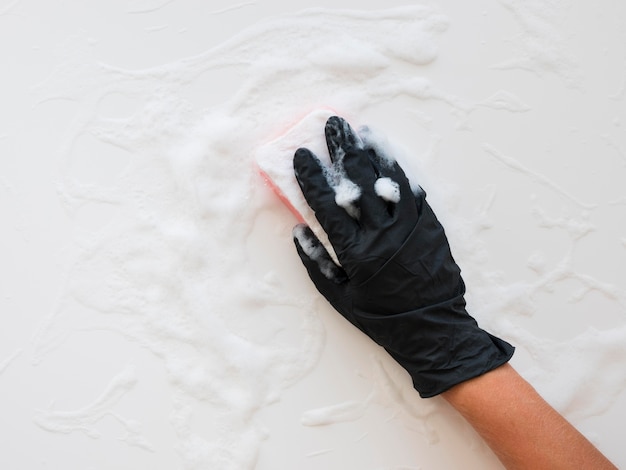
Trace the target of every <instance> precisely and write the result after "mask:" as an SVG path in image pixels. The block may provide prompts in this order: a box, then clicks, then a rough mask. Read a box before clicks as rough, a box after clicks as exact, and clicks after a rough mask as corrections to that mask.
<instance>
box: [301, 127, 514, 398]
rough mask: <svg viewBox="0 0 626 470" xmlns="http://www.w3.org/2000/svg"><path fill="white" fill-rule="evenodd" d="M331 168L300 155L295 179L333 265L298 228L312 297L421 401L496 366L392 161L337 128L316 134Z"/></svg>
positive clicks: (446, 255) (509, 351)
mask: <svg viewBox="0 0 626 470" xmlns="http://www.w3.org/2000/svg"><path fill="white" fill-rule="evenodd" d="M325 134H326V142H327V144H328V150H329V153H330V156H331V161H332V167H327V166H325V165H324V164H322V163H321V162H320V160H319V159H318V158H317V157H316V156H315V155H313V154H312V153H311V152H310V151H309V150H307V149H298V151H297V152H296V154H295V156H294V170H295V174H296V178H297V180H298V183H299V184H300V187H301V189H302V192H303V193H304V196H305V198H306V200H307V202H308V204H309V205H310V206H311V208H312V209H313V211H314V212H315V215H316V217H317V219H318V220H319V222H320V224H321V225H322V227H323V228H324V230H325V231H326V233H327V234H328V238H329V240H330V242H331V244H332V245H333V248H334V250H335V252H336V255H337V259H338V260H339V263H340V266H339V265H337V264H336V263H335V262H333V260H332V258H331V257H330V255H329V254H328V252H327V251H326V249H325V248H324V247H323V246H322V244H321V243H320V242H319V241H318V240H317V238H316V237H315V235H313V232H312V231H311V230H310V229H309V228H308V227H307V226H306V225H302V224H301V225H298V226H296V227H295V228H294V239H295V242H296V247H297V249H298V253H299V255H300V257H301V259H302V261H303V263H304V265H305V267H306V269H307V271H308V272H309V276H310V277H311V279H312V281H313V282H314V283H315V286H316V287H317V289H318V290H319V291H320V292H321V294H322V295H323V296H324V297H325V298H326V299H327V300H328V301H329V302H330V303H331V304H332V305H333V307H335V309H337V310H338V311H339V312H340V313H341V314H342V315H343V316H344V317H345V318H347V319H348V320H349V321H350V322H351V323H352V324H354V325H355V326H356V327H357V328H359V329H360V330H361V331H363V332H364V333H365V334H367V335H368V336H370V337H371V338H372V339H373V340H374V341H376V342H377V343H378V344H380V345H381V346H383V347H384V348H385V349H386V350H387V351H388V352H389V354H391V356H392V357H393V358H394V359H396V360H397V361H398V362H399V363H400V365H402V366H403V367H404V368H405V369H406V370H407V371H408V372H409V374H410V375H411V377H412V379H413V384H414V386H415V388H416V389H417V391H418V392H419V393H420V395H421V396H422V397H424V398H426V397H431V396H434V395H437V394H439V393H441V392H444V391H446V390H447V389H449V388H451V387H452V386H454V385H456V384H458V383H460V382H463V381H465V380H468V379H470V378H472V377H476V376H478V375H481V374H484V373H485V372H488V371H489V370H492V369H494V368H496V367H498V366H500V365H502V364H504V363H505V362H507V361H508V360H509V359H510V358H511V356H512V355H513V351H514V348H513V347H512V346H511V345H510V344H508V343H507V342H505V341H503V340H501V339H499V338H497V337H495V336H492V335H490V334H489V333H487V332H485V331H484V330H482V329H480V328H479V327H478V325H477V323H476V321H475V320H474V319H473V318H472V317H471V316H470V315H469V314H468V313H467V311H466V310H465V300H464V298H463V296H464V294H465V285H464V283H463V280H462V278H461V273H460V269H459V267H458V266H457V264H456V262H455V261H454V259H453V258H452V254H451V253H450V247H449V245H448V241H447V238H446V235H445V233H444V230H443V227H442V226H441V224H440V223H439V221H438V220H437V218H436V217H435V214H434V213H433V211H432V210H431V208H430V206H429V205H428V203H427V202H426V194H425V193H424V191H423V190H422V189H421V188H419V187H418V189H417V190H416V193H414V192H413V191H412V190H411V187H410V185H409V181H408V179H407V177H406V176H405V174H404V172H403V171H402V169H401V168H400V166H399V165H398V163H397V162H396V161H395V160H393V159H390V158H388V157H387V156H386V155H384V154H383V152H381V151H380V150H379V149H377V146H376V145H373V144H372V143H371V142H368V141H367V139H362V138H361V137H360V136H359V135H358V134H357V133H355V132H354V131H353V130H352V128H351V127H350V126H349V125H348V123H347V122H346V121H344V120H343V119H341V118H338V117H331V118H330V119H329V120H328V122H327V123H326V128H325Z"/></svg>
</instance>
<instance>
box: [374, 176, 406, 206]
mask: <svg viewBox="0 0 626 470" xmlns="http://www.w3.org/2000/svg"><path fill="white" fill-rule="evenodd" d="M374 191H376V194H378V196H379V197H381V198H382V199H384V200H385V201H387V202H395V203H398V202H400V185H399V184H398V183H397V182H395V181H394V180H392V179H391V178H378V179H377V180H376V183H374Z"/></svg>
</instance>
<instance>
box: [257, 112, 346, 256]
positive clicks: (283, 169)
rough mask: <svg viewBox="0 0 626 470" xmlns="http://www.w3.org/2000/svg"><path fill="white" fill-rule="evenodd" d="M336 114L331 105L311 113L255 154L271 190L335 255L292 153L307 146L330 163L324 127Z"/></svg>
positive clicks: (332, 254) (323, 160)
mask: <svg viewBox="0 0 626 470" xmlns="http://www.w3.org/2000/svg"><path fill="white" fill-rule="evenodd" d="M335 114H336V113H335V112H334V111H333V110H331V109H328V108H321V109H316V110H314V111H312V112H310V113H309V114H307V115H306V116H305V117H304V118H303V119H301V120H300V121H298V122H297V123H296V124H294V125H293V126H292V127H290V128H288V129H287V130H286V131H285V132H284V133H283V134H282V135H280V136H279V137H277V138H275V139H274V140H272V141H270V142H268V143H266V144H264V145H263V146H261V147H260V148H259V149H258V150H257V152H256V155H255V160H256V163H257V165H258V166H259V169H260V171H261V174H262V175H263V176H264V178H265V180H266V181H267V183H268V184H269V185H270V187H271V188H272V190H273V191H274V192H275V193H276V194H277V195H278V197H280V199H281V200H282V201H283V202H284V203H285V205H286V206H287V207H288V208H289V209H290V210H291V211H292V212H293V213H294V215H295V216H296V217H297V218H298V220H299V221H301V222H304V223H306V224H307V225H308V226H309V227H311V230H313V233H315V235H316V236H317V238H318V239H319V240H320V241H321V242H322V244H323V245H324V246H325V247H326V249H327V250H328V252H329V253H330V254H331V256H333V257H335V253H334V250H333V249H332V246H331V245H330V243H329V242H328V236H327V235H326V233H325V232H324V230H323V229H322V227H321V226H320V224H319V222H318V221H317V219H316V218H315V214H314V213H313V211H312V210H311V208H310V207H309V205H308V204H307V202H306V200H305V199H304V196H303V195H302V191H301V190H300V186H299V185H298V182H297V181H296V177H295V175H294V171H293V155H294V153H295V151H296V150H297V149H298V148H300V147H306V148H308V149H309V150H311V151H312V152H313V153H314V154H315V155H316V156H317V157H318V158H319V159H320V160H321V161H322V162H323V163H325V164H330V157H329V156H328V149H327V147H326V139H325V137H324V127H325V125H326V120H327V119H328V118H329V117H330V116H332V115H335Z"/></svg>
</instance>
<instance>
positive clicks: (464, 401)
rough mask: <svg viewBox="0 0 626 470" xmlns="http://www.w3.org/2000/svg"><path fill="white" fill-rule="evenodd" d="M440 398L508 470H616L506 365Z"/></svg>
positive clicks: (471, 380)
mask: <svg viewBox="0 0 626 470" xmlns="http://www.w3.org/2000/svg"><path fill="white" fill-rule="evenodd" d="M442 396H443V397H444V398H445V399H446V400H447V401H448V402H449V403H450V404H451V405H452V406H453V407H454V408H456V409H457V410H458V411H459V412H460V413H461V415H463V417H465V419H466V420H467V421H468V422H469V423H470V424H471V425H472V426H473V427H474V428H475V429H476V431H477V432H478V433H479V434H480V435H481V436H482V437H483V439H485V441H486V442H487V444H488V445H489V446H490V447H491V449H492V450H493V451H494V452H495V454H496V455H497V456H498V458H499V459H500V460H501V462H502V463H503V464H504V466H505V467H506V468H507V469H509V470H511V469H532V470H542V469H546V470H548V469H549V470H560V469H576V470H584V469H593V470H604V469H607V470H608V469H616V467H615V466H614V465H613V464H612V463H611V462H610V461H609V460H608V459H607V458H606V457H605V456H604V455H602V453H601V452H600V451H599V450H598V449H596V448H595V447H594V446H593V444H591V443H590V442H589V441H588V440H587V439H586V438H585V437H584V436H583V435H582V434H581V433H580V432H578V431H577V430H576V428H574V427H573V426H572V425H571V424H570V423H569V422H568V421H567V420H566V419H565V418H564V417H563V416H561V415H560V414H559V413H558V412H557V411H556V410H555V409H554V408H552V407H551V406H550V405H549V404H548V403H547V402H546V401H545V400H544V399H543V398H541V396H539V394H538V393H537V392H536V391H535V389H534V388H533V387H532V386H531V385H530V384H529V383H528V382H526V380H524V379H523V378H522V377H521V376H520V375H519V374H518V373H517V372H516V371H515V370H514V369H513V367H511V366H510V365H509V364H505V365H503V366H501V367H498V368H497V369H494V370H492V371H491V372H488V373H486V374H484V375H482V376H480V377H476V378H474V379H470V380H468V381H466V382H463V383H461V384H459V385H456V386H455V387H452V388H451V389H450V390H448V391H447V392H444V393H443V394H442Z"/></svg>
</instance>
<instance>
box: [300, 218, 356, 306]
mask: <svg viewBox="0 0 626 470" xmlns="http://www.w3.org/2000/svg"><path fill="white" fill-rule="evenodd" d="M292 233H293V239H294V243H295V245H296V249H297V250H298V255H300V259H301V260H302V263H303V264H304V267H305V268H306V270H307V272H308V273H309V277H310V278H311V280H312V281H313V284H315V287H316V288H317V290H318V291H319V292H320V293H321V294H322V295H323V296H324V297H325V298H326V300H328V301H329V302H330V303H331V305H332V306H333V307H335V308H336V309H337V310H338V311H339V312H340V313H341V314H343V315H344V316H345V315H346V313H347V312H346V311H345V310H346V309H345V307H344V306H343V305H341V304H342V303H343V302H342V299H344V298H345V291H346V286H347V284H348V276H347V274H346V272H345V271H344V270H343V268H341V267H340V266H337V264H335V262H334V261H333V260H332V258H331V257H330V255H329V254H328V251H326V248H324V245H322V243H321V242H320V241H319V240H318V238H317V237H316V236H315V234H314V233H313V231H312V230H311V229H310V228H309V227H308V226H307V225H305V224H298V225H296V226H295V227H294V228H293V232H292Z"/></svg>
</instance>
